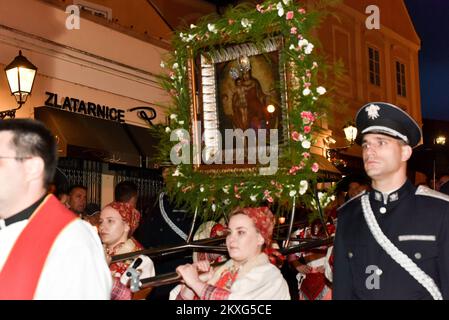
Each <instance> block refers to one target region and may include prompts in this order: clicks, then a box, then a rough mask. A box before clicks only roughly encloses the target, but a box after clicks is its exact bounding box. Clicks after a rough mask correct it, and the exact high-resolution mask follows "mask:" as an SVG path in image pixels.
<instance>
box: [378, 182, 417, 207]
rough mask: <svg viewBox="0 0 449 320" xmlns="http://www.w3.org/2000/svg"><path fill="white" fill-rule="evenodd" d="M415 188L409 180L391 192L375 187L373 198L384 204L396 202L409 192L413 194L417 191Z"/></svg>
mask: <svg viewBox="0 0 449 320" xmlns="http://www.w3.org/2000/svg"><path fill="white" fill-rule="evenodd" d="M415 189H416V188H415V186H414V185H413V184H412V183H411V182H410V181H409V180H407V181H406V182H405V183H404V184H403V185H402V187H400V188H399V189H398V190H396V191H393V192H390V193H382V192H380V191H378V190H376V189H373V191H372V192H371V199H372V200H375V201H378V202H381V203H383V204H388V203H392V202H396V201H398V200H400V199H402V198H404V197H405V196H407V195H409V194H413V193H414V192H415Z"/></svg>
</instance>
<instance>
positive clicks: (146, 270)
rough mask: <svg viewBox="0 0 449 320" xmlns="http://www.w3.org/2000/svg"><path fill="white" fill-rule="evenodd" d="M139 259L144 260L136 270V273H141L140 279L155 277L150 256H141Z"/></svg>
mask: <svg viewBox="0 0 449 320" xmlns="http://www.w3.org/2000/svg"><path fill="white" fill-rule="evenodd" d="M137 258H140V259H142V263H141V264H140V265H139V266H138V267H137V268H136V271H137V272H138V273H140V279H145V278H150V277H154V275H155V271H154V263H153V260H151V259H150V258H149V257H148V256H144V255H140V256H138V257H137Z"/></svg>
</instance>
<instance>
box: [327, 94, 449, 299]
mask: <svg viewBox="0 0 449 320" xmlns="http://www.w3.org/2000/svg"><path fill="white" fill-rule="evenodd" d="M356 124H357V129H358V132H359V135H358V137H357V140H356V141H357V143H358V144H361V145H362V149H363V162H364V167H365V171H366V173H367V174H368V176H369V177H370V178H371V179H372V188H373V190H372V191H370V192H363V193H361V194H359V195H358V196H355V197H354V198H352V199H350V200H349V201H348V202H346V203H345V204H344V205H342V206H341V207H340V208H339V215H338V217H339V218H338V224H337V233H336V238H335V244H334V254H335V255H334V282H333V285H334V287H333V289H334V291H333V298H334V299H448V298H449V197H448V196H446V195H444V194H442V193H439V192H436V191H434V190H431V189H429V188H427V187H424V186H420V187H418V188H415V187H414V186H413V184H412V183H411V182H410V181H408V180H407V176H406V169H407V160H408V159H409V158H410V156H411V154H412V148H413V147H415V146H416V145H417V144H418V143H419V141H420V140H421V130H420V128H419V126H418V125H417V123H416V122H415V121H414V120H413V119H412V118H411V117H410V116H409V115H408V114H407V113H405V112H404V111H402V110H401V109H400V108H398V107H396V106H394V105H391V104H387V103H382V102H379V103H376V102H375V103H369V104H367V105H365V106H363V107H362V108H361V109H360V110H359V112H358V113H357V115H356Z"/></svg>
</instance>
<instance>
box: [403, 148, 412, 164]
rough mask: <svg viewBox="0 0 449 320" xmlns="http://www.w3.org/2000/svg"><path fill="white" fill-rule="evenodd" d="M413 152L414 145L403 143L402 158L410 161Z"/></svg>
mask: <svg viewBox="0 0 449 320" xmlns="http://www.w3.org/2000/svg"><path fill="white" fill-rule="evenodd" d="M412 152H413V151H412V147H410V146H409V145H403V146H402V147H401V160H402V161H404V162H405V161H408V159H410V157H411V156H412Z"/></svg>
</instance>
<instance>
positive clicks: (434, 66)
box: [381, 0, 449, 120]
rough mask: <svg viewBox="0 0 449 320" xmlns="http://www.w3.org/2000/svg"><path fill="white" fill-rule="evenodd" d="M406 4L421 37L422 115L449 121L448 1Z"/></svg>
mask: <svg viewBox="0 0 449 320" xmlns="http://www.w3.org/2000/svg"><path fill="white" fill-rule="evenodd" d="M405 4H406V6H407V9H408V12H409V14H410V17H411V19H412V21H413V24H414V26H415V30H416V32H417V33H418V36H419V37H420V38H421V50H420V53H419V70H420V85H421V108H422V115H423V118H424V119H437V120H449V1H448V0H405ZM381 20H382V15H381Z"/></svg>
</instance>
